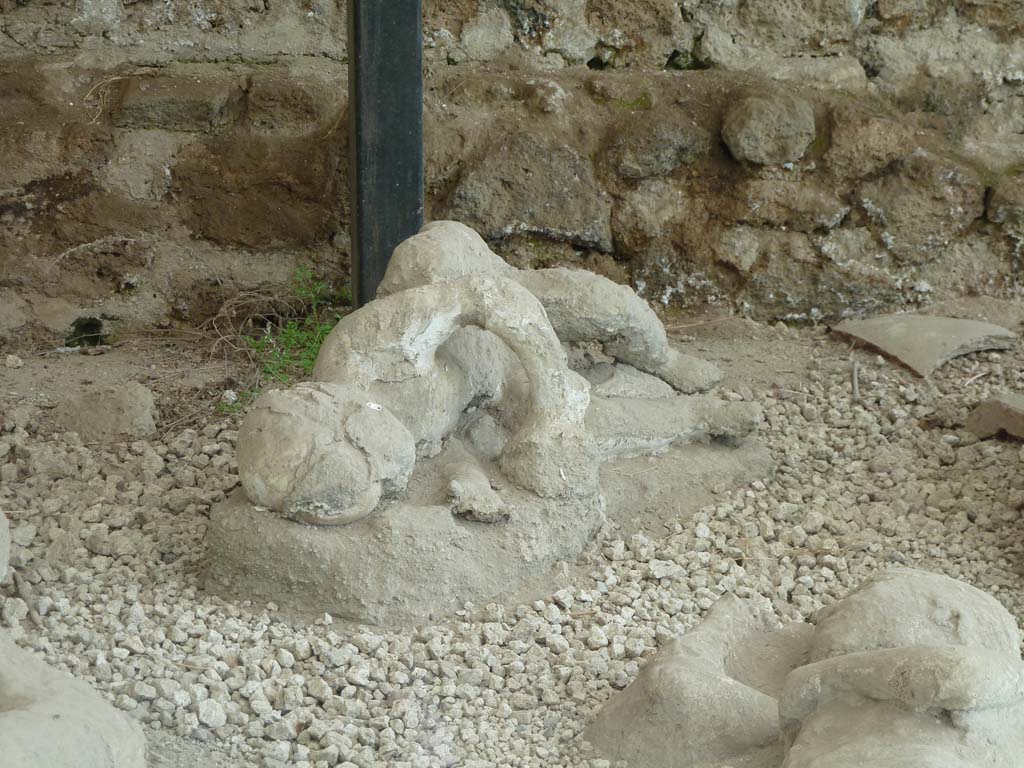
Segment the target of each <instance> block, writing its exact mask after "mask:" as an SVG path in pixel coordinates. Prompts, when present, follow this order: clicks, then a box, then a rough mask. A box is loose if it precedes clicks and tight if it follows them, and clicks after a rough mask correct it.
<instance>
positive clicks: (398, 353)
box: [208, 222, 761, 623]
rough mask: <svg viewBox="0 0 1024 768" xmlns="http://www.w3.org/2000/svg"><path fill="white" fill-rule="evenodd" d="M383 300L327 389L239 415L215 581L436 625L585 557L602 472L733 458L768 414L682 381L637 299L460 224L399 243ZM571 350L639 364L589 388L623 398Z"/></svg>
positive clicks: (677, 358) (341, 332) (341, 338)
mask: <svg viewBox="0 0 1024 768" xmlns="http://www.w3.org/2000/svg"><path fill="white" fill-rule="evenodd" d="M381 294H382V295H381V296H380V298H378V299H376V300H375V301H373V302H370V303H369V304H367V305H365V306H364V307H361V308H360V309H358V310H356V311H355V312H352V313H351V314H349V315H347V316H346V317H344V318H343V319H342V320H341V321H340V322H339V323H338V325H337V326H336V327H335V328H334V330H333V331H332V332H331V333H330V334H329V336H328V337H327V339H326V340H325V342H324V345H323V347H322V349H321V351H320V355H319V357H318V359H317V362H316V366H315V367H314V370H313V378H314V379H315V382H313V383H309V384H302V385H299V386H297V387H295V388H293V389H292V390H287V391H278V392H269V393H266V394H264V395H262V396H261V397H260V399H259V400H258V401H257V402H256V403H255V405H254V407H253V409H252V411H251V413H250V414H249V415H248V416H247V417H246V420H245V422H244V424H243V426H242V429H241V430H240V433H239V448H238V465H239V475H240V477H241V480H242V485H243V488H244V490H245V493H246V494H247V496H248V502H249V503H247V502H246V501H245V500H244V499H241V498H236V499H233V500H232V501H231V502H228V503H225V504H223V505H221V506H220V507H218V508H217V509H216V510H215V511H214V512H213V514H212V517H211V525H210V531H209V543H210V570H209V577H208V584H209V585H210V586H212V587H213V588H215V589H217V590H220V591H223V592H227V593H230V594H232V595H236V596H240V597H242V596H247V595H248V596H256V597H259V598H260V599H273V600H275V601H276V602H278V603H279V604H280V605H282V606H287V608H286V610H289V611H291V612H293V613H296V614H301V615H313V614H317V613H320V612H323V611H324V610H328V611H330V612H331V613H333V614H336V615H339V616H345V617H348V618H353V619H361V620H366V621H371V622H375V623H404V622H410V621H418V620H423V619H430V618H438V617H440V616H442V615H444V614H446V613H448V612H450V611H451V610H452V609H453V608H454V607H457V606H458V605H459V602H460V601H465V600H467V599H473V600H478V599H485V598H490V597H495V596H498V595H500V594H505V595H507V594H511V593H515V592H517V591H520V590H522V589H525V588H528V587H529V586H530V585H532V584H535V583H537V582H538V580H540V579H543V577H544V576H545V574H547V573H548V572H549V571H550V570H551V568H552V567H553V566H554V564H555V563H556V562H557V561H560V560H562V561H566V560H568V561H572V560H574V559H575V558H576V556H577V555H579V553H580V552H581V551H582V549H583V547H584V546H585V545H586V544H587V543H588V542H589V541H590V539H591V538H592V536H593V534H594V532H595V531H596V530H597V529H598V528H599V527H600V526H601V524H602V523H603V521H604V500H603V496H602V488H601V485H600V475H599V466H600V464H601V462H602V461H605V460H608V459H610V458H613V457H621V456H635V455H641V454H651V453H658V452H664V451H665V450H666V449H668V448H669V447H671V446H673V445H677V444H684V443H690V442H696V441H707V440H711V439H715V440H718V441H719V442H721V443H722V444H731V445H736V444H738V443H739V441H740V440H741V439H742V438H743V437H745V436H746V435H748V434H749V433H750V432H751V431H752V430H753V429H754V428H755V427H756V425H757V424H758V423H759V422H760V420H761V411H760V408H759V406H757V405H756V404H752V403H744V402H726V401H722V400H718V399H717V398H713V397H708V396H697V395H681V394H678V393H677V392H676V391H675V389H673V386H675V387H676V388H678V389H686V390H689V389H692V388H694V387H695V383H694V382H695V381H700V380H701V377H703V376H705V375H706V372H707V367H706V366H704V367H702V366H701V363H700V361H695V362H694V365H693V367H696V368H697V369H698V372H697V376H696V377H691V376H690V375H689V367H690V366H689V364H688V360H690V358H688V357H687V356H685V355H682V354H680V353H679V352H678V351H677V350H675V349H674V348H673V347H671V346H670V345H669V342H668V339H667V336H666V334H665V329H664V328H663V327H662V325H661V323H660V321H659V320H658V318H657V316H656V315H655V314H654V313H653V312H652V311H651V310H650V308H649V307H647V306H646V304H645V303H644V302H643V300H641V299H639V298H638V297H637V296H636V295H635V294H633V293H632V292H631V291H630V290H629V289H628V288H625V287H623V286H619V285H616V284H614V283H612V282H611V281H609V280H607V279H605V278H601V277H598V276H596V275H593V274H591V273H589V272H582V271H575V272H574V271H569V270H546V271H543V272H538V273H529V272H525V271H524V272H520V271H519V270H515V269H513V268H511V267H509V266H508V265H507V264H505V263H504V262H503V261H502V260H501V259H499V258H498V257H497V256H495V255H494V254H493V253H491V252H490V250H489V249H488V248H487V246H486V244H485V243H484V241H483V240H482V239H481V238H480V237H479V236H478V235H477V234H476V233H475V232H473V230H471V229H470V228H468V227H466V226H464V225H462V224H458V223H456V222H436V223H433V224H429V225H427V226H426V227H424V229H423V232H422V233H421V234H419V235H416V236H414V237H412V238H410V239H409V240H407V241H406V242H405V243H403V244H401V245H400V246H399V247H398V248H397V249H396V253H395V257H394V258H393V260H392V262H391V265H390V267H389V270H388V274H387V277H386V279H385V282H384V288H383V290H382V291H381ZM574 343H588V344H598V345H603V347H604V350H605V352H606V353H608V355H610V356H611V357H608V356H606V357H605V359H609V360H612V359H616V358H617V359H619V360H623V361H628V362H629V363H632V364H633V365H629V364H627V363H625V362H623V363H618V364H615V365H608V366H607V368H606V369H602V370H601V372H600V373H599V374H597V375H598V376H599V378H600V379H601V381H602V383H603V384H604V385H605V391H606V392H609V393H613V394H606V395H597V396H591V385H590V382H589V381H588V379H587V378H586V377H585V376H584V375H581V374H580V373H579V372H577V371H576V370H574V369H573V368H572V367H571V366H570V363H569V357H568V356H567V354H566V349H568V350H569V351H570V353H572V357H573V358H574V359H575V360H584V359H586V358H587V356H586V355H579V354H576V352H575V351H574V348H573V344H574ZM634 366H638V367H639V366H642V367H644V368H646V369H647V370H649V371H651V373H644V372H643V371H642V370H639V368H638V367H634ZM652 373H653V374H657V375H658V376H660V377H661V378H656V377H655V376H654V375H652ZM620 374H621V375H620ZM303 524H313V525H303ZM322 524H335V525H337V524H342V525H341V527H338V528H335V529H327V528H324V527H322ZM456 549H457V550H458V551H459V553H460V556H459V557H457V558H453V557H450V556H446V553H450V552H451V551H453V550H456ZM438 585H443V587H444V588H443V589H437V586H438Z"/></svg>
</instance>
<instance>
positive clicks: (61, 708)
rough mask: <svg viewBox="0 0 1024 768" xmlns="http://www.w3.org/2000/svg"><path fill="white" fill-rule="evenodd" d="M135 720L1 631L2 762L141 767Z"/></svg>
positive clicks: (40, 766)
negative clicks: (20, 646)
mask: <svg viewBox="0 0 1024 768" xmlns="http://www.w3.org/2000/svg"><path fill="white" fill-rule="evenodd" d="M145 747H146V745H145V739H144V738H143V736H142V729H141V728H140V727H139V725H138V724H137V723H135V722H133V721H132V720H130V719H129V718H128V717H127V716H126V715H124V714H122V713H120V712H118V711H117V710H115V709H114V708H113V707H112V706H111V705H110V704H109V703H107V702H106V701H104V700H103V699H102V698H101V697H100V695H99V694H98V693H96V692H95V691H93V690H92V689H91V688H90V687H89V686H88V685H87V684H85V683H83V682H79V681H77V680H75V679H74V678H72V677H71V676H70V675H67V674H66V673H64V672H59V671H57V670H55V669H51V668H50V667H48V666H46V664H44V663H43V662H42V661H39V660H38V659H36V658H35V657H34V656H33V655H32V654H31V653H29V652H28V651H25V650H23V649H21V648H19V647H18V646H16V645H15V644H14V642H13V641H11V640H10V639H9V638H8V637H7V636H6V635H5V634H4V633H2V632H0V764H2V765H4V766H11V768H56V767H57V766H69V767H70V766H74V768H145V766H146V760H145Z"/></svg>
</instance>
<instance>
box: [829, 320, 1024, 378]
mask: <svg viewBox="0 0 1024 768" xmlns="http://www.w3.org/2000/svg"><path fill="white" fill-rule="evenodd" d="M833 330H835V331H836V332H837V333H841V334H844V335H846V336H851V337H853V338H855V339H859V340H860V341H863V342H865V343H867V344H870V345H871V346H872V347H875V348H876V349H878V350H879V351H881V352H884V353H885V354H886V355H888V356H889V357H893V358H895V359H896V360H899V361H900V362H901V363H903V364H904V365H905V366H907V367H908V368H909V369H910V370H912V371H913V372H914V373H916V374H918V375H919V376H927V375H928V374H930V373H931V372H932V371H934V370H935V369H936V368H938V367H939V366H941V365H943V364H944V363H947V362H949V361H950V360H952V359H953V358H954V357H960V356H961V355H968V354H970V353H971V352H981V351H983V350H986V349H1009V348H1010V347H1011V346H1013V344H1014V343H1015V342H1016V340H1017V335H1016V334H1015V333H1013V332H1012V331H1009V330H1007V329H1006V328H1003V327H1001V326H998V325H993V324H992V323H983V322H981V321H978V320H960V319H958V318H955V317H937V316H934V315H910V314H897V315H879V316H878V317H872V318H869V319H867V320H847V321H845V322H843V323H840V324H839V325H837V326H836V327H835V328H834V329H833Z"/></svg>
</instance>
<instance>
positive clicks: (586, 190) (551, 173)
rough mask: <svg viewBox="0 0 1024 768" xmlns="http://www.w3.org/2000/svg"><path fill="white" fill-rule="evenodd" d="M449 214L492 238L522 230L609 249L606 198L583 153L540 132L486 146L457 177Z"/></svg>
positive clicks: (521, 134) (522, 134)
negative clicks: (459, 178) (459, 177)
mask: <svg viewBox="0 0 1024 768" xmlns="http://www.w3.org/2000/svg"><path fill="white" fill-rule="evenodd" d="M450 214H451V218H453V219H458V220H459V221H463V222H465V223H467V224H469V225H470V226H472V227H474V228H475V229H476V230H478V231H479V232H480V233H481V234H482V235H484V237H487V238H490V239H494V240H499V239H501V238H504V237H508V236H510V235H516V234H528V235H540V236H543V237H548V238H551V239H552V240H562V241H566V242H569V243H573V244H575V245H579V246H583V247H586V248H594V249H596V250H599V251H610V250H611V249H612V233H611V221H610V220H611V198H610V197H609V196H608V194H607V193H606V192H604V191H603V190H602V189H601V187H600V186H599V185H598V183H597V180H596V179H595V177H594V168H593V165H592V164H591V162H590V160H589V158H587V157H585V156H584V155H581V154H580V153H579V152H578V151H577V150H576V149H574V148H573V147H570V146H568V145H567V144H561V143H557V142H553V141H551V140H550V139H548V138H546V137H544V136H543V135H541V134H535V133H518V134H515V135H514V136H511V137H509V138H507V139H505V140H504V141H503V142H501V143H500V144H498V145H497V146H494V147H491V148H489V149H488V150H487V153H486V155H484V157H483V158H481V159H480V161H479V162H478V163H477V164H476V165H474V166H472V167H470V168H469V169H468V170H467V171H466V172H465V174H464V175H463V177H462V179H461V180H460V181H459V183H458V186H457V187H456V188H455V191H454V193H453V194H452V199H451V203H450Z"/></svg>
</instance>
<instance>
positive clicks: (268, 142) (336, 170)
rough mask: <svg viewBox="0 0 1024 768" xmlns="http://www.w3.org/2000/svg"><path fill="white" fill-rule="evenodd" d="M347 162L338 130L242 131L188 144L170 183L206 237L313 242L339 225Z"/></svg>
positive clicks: (244, 242) (265, 244) (264, 243)
mask: <svg viewBox="0 0 1024 768" xmlns="http://www.w3.org/2000/svg"><path fill="white" fill-rule="evenodd" d="M341 167H342V147H341V144H340V141H339V139H338V136H337V134H334V135H331V136H325V135H315V134H314V135H310V136H304V137H299V138H271V137H267V136H259V135H253V134H242V135H237V134H236V135H231V136H223V137H216V138H211V139H207V140H204V141H199V142H196V143H194V144H192V145H190V146H188V147H185V148H184V149H182V150H181V152H180V153H179V160H178V163H177V165H175V167H174V169H173V176H172V184H171V189H172V193H173V194H174V195H175V196H177V197H178V198H179V199H180V200H181V201H182V203H183V205H184V208H185V213H184V215H185V220H186V223H187V224H188V225H189V226H190V227H191V228H192V230H193V231H194V232H195V234H196V235H198V236H200V237H203V238H207V239H209V240H212V241H213V242H215V243H218V244H222V245H240V246H245V247H248V248H271V247H281V246H284V247H288V246H292V247H302V246H311V245H315V244H317V243H322V242H324V241H326V240H327V239H328V238H329V237H330V236H331V235H332V234H333V233H334V232H336V231H337V229H338V215H339V211H340V207H341V204H342V201H341V195H342V193H343V187H344V184H343V183H342V181H341V179H342V175H341Z"/></svg>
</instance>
